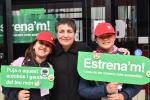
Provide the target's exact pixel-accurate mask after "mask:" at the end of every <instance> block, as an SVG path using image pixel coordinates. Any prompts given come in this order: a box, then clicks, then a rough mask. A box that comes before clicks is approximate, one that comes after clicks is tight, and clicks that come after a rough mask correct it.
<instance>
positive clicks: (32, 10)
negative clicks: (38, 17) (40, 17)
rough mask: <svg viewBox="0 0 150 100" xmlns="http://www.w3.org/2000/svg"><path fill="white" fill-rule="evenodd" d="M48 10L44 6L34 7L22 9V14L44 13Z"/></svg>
mask: <svg viewBox="0 0 150 100" xmlns="http://www.w3.org/2000/svg"><path fill="white" fill-rule="evenodd" d="M44 13H46V10H45V9H44V8H32V9H21V10H20V14H21V15H29V14H44Z"/></svg>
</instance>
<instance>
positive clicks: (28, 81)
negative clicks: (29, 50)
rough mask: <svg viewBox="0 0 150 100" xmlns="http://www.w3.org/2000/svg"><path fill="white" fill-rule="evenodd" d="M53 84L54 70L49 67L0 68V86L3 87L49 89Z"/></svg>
mask: <svg viewBox="0 0 150 100" xmlns="http://www.w3.org/2000/svg"><path fill="white" fill-rule="evenodd" d="M53 82H54V70H53V69H52V68H49V67H31V66H22V67H19V66H8V65H2V66H1V73H0V84H1V85H2V86H5V87H15V88H24V89H29V88H40V89H50V88H52V87H53Z"/></svg>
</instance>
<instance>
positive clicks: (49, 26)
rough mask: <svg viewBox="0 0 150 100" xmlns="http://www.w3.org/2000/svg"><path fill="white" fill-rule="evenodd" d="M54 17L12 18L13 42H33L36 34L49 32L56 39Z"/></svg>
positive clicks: (0, 38) (0, 26) (0, 22)
mask: <svg viewBox="0 0 150 100" xmlns="http://www.w3.org/2000/svg"><path fill="white" fill-rule="evenodd" d="M56 21H57V19H56V17H54V16H51V15H46V14H34V15H32V14H30V15H18V16H17V15H15V16H13V24H12V28H13V42H14V43H30V42H33V40H34V38H35V36H36V35H37V33H38V32H41V31H49V32H51V33H52V34H53V35H54V36H55V37H56V34H55V33H56V32H55V24H56ZM2 42H3V18H2V16H0V43H2Z"/></svg>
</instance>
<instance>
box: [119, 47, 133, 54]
mask: <svg viewBox="0 0 150 100" xmlns="http://www.w3.org/2000/svg"><path fill="white" fill-rule="evenodd" d="M118 51H119V52H122V53H123V54H125V55H130V51H129V50H128V49H126V48H118Z"/></svg>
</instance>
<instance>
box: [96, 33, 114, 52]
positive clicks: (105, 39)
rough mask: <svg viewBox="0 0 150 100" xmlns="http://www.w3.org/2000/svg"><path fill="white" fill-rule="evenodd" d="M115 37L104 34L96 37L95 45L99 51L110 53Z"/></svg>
mask: <svg viewBox="0 0 150 100" xmlns="http://www.w3.org/2000/svg"><path fill="white" fill-rule="evenodd" d="M115 39H116V36H115V34H112V33H110V34H104V35H101V36H97V37H96V43H97V44H98V46H99V47H100V48H101V49H104V50H106V51H109V52H111V51H112V48H113V45H114V42H115Z"/></svg>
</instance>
